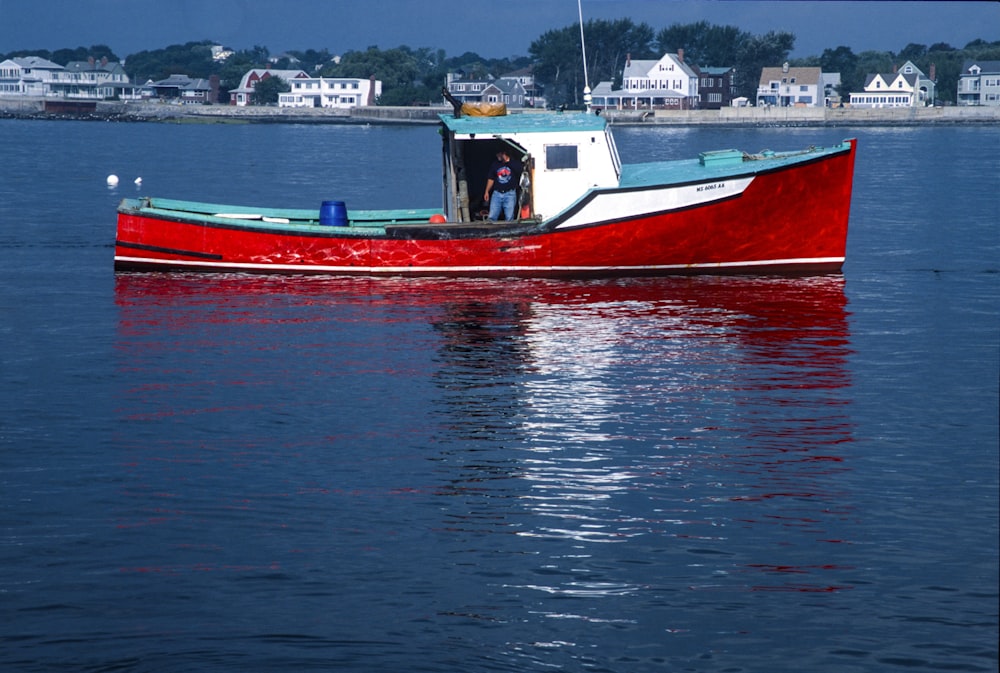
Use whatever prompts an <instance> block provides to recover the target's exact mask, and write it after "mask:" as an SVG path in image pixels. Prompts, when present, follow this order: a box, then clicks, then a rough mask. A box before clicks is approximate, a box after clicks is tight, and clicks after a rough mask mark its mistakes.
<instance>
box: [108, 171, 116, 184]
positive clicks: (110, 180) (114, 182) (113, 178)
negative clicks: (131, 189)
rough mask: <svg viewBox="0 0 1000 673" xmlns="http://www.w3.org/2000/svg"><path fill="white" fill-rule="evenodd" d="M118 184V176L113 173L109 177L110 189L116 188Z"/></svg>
mask: <svg viewBox="0 0 1000 673" xmlns="http://www.w3.org/2000/svg"><path fill="white" fill-rule="evenodd" d="M117 184H118V176H117V175H115V174H114V173H112V174H111V175H109V176H108V187H114V186H115V185H117Z"/></svg>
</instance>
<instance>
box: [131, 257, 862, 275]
mask: <svg viewBox="0 0 1000 673" xmlns="http://www.w3.org/2000/svg"><path fill="white" fill-rule="evenodd" d="M844 259H845V258H844V257H800V258H792V259H763V260H750V261H745V262H712V263H704V264H643V265H635V266H632V265H622V266H542V265H532V266H515V265H504V266H379V267H364V266H326V265H322V264H315V265H304V264H253V263H249V262H204V261H191V260H169V259H151V258H147V257H127V256H123V255H122V256H119V255H116V256H115V261H116V262H125V263H130V264H147V265H160V266H171V267H187V268H202V269H246V270H248V271H275V272H277V271H285V272H292V273H317V272H319V273H331V274H359V273H361V274H408V273H456V272H461V273H497V272H505V271H506V272H546V271H549V272H551V271H556V272H560V273H570V272H595V271H596V272H602V271H603V272H612V271H682V270H688V269H692V270H695V269H706V270H707V269H739V268H748V269H750V268H755V267H767V266H818V265H824V266H826V265H830V264H843V263H844Z"/></svg>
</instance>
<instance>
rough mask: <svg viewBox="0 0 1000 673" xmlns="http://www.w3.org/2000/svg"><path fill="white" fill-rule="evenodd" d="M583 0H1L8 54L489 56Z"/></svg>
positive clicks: (910, 15) (772, 26) (926, 40)
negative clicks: (186, 48) (184, 50)
mask: <svg viewBox="0 0 1000 673" xmlns="http://www.w3.org/2000/svg"><path fill="white" fill-rule="evenodd" d="M581 6H582V10H583V18H584V21H585V22H586V21H587V20H588V19H608V20H613V19H624V18H628V19H631V20H632V21H634V22H635V23H640V22H646V23H648V24H649V25H650V26H651V27H652V28H653V30H654V33H655V32H656V31H659V30H660V29H662V28H666V27H668V26H670V25H672V24H674V23H681V24H686V23H694V22H696V21H707V22H709V23H712V24H716V25H725V26H736V27H738V28H739V29H741V30H744V31H747V32H750V33H753V34H763V33H766V32H768V31H770V30H781V31H788V32H791V33H793V34H794V35H795V36H796V42H795V49H794V50H793V52H792V56H793V57H805V56H818V55H820V54H821V53H822V52H823V50H824V49H827V48H836V47H838V46H847V47H850V48H851V49H852V50H853V51H854V52H855V53H860V52H862V51H867V50H870V49H871V50H877V51H893V52H898V51H900V50H901V49H902V48H903V47H905V46H906V45H907V44H910V43H917V44H924V45H927V46H929V45H931V44H934V43H937V42H946V43H948V44H950V45H951V46H953V47H963V46H965V45H966V44H967V43H968V42H970V41H972V40H974V39H977V38H982V39H984V40H987V41H990V42H992V41H997V40H1000V2H998V1H997V0H992V1H988V2H954V1H943V2H934V1H927V2H923V1H918V2H913V1H896V2H882V1H879V0H854V1H853V2H843V1H840V0H811V1H802V0H767V1H764V0H581ZM578 17H579V14H578V10H577V2H576V1H575V0H492V1H487V0H283V1H278V0H0V54H2V53H9V52H11V51H15V50H22V49H47V50H49V51H54V50H56V49H62V48H76V47H81V46H82V47H89V46H91V45H95V44H105V45H108V46H109V47H111V49H112V51H114V52H115V54H117V55H118V57H119V58H126V57H127V56H128V55H129V54H133V53H136V52H139V51H143V50H154V49H161V48H163V47H167V46H170V45H174V44H184V43H186V42H192V41H201V40H212V41H214V42H217V43H219V44H222V45H224V46H227V47H231V48H234V49H249V48H252V47H255V46H262V47H266V48H267V49H268V50H269V51H270V52H271V54H272V55H276V54H280V53H281V52H283V51H286V50H303V51H304V50H306V49H316V50H322V49H326V50H328V51H329V52H330V53H331V54H342V53H344V52H346V51H350V50H364V49H367V48H368V47H369V46H373V45H374V46H377V47H380V48H382V49H389V48H392V47H398V46H400V45H407V46H409V47H413V48H419V47H429V48H431V49H434V50H437V49H443V50H444V51H445V54H446V55H448V56H459V55H461V54H463V53H465V52H467V51H472V52H476V53H478V54H479V55H481V56H485V57H489V58H500V57H505V56H527V55H528V48H529V46H530V45H531V42H532V41H534V40H535V39H537V38H538V37H539V36H541V35H542V34H543V33H544V32H545V31H547V30H552V29H560V28H564V27H566V26H571V25H575V24H576V22H577V21H578Z"/></svg>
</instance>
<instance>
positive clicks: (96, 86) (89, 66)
mask: <svg viewBox="0 0 1000 673" xmlns="http://www.w3.org/2000/svg"><path fill="white" fill-rule="evenodd" d="M50 87H51V89H52V92H53V93H55V94H57V95H60V96H63V97H64V98H90V99H101V100H105V99H109V98H116V97H118V96H120V95H121V94H122V93H123V92H125V91H127V92H131V89H132V87H131V85H130V84H129V80H128V75H127V74H126V73H125V68H123V67H122V64H121V63H117V62H115V61H110V62H109V61H108V59H107V58H102V59H101V60H100V61H98V60H95V59H94V58H89V59H87V60H86V61H70V62H69V63H67V64H66V69H65V70H64V71H63V72H59V73H55V78H54V79H53V81H52V83H51V84H50Z"/></svg>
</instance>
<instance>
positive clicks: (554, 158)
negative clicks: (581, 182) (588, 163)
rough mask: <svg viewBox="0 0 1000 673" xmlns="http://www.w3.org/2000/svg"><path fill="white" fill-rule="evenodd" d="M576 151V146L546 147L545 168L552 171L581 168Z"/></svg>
mask: <svg viewBox="0 0 1000 673" xmlns="http://www.w3.org/2000/svg"><path fill="white" fill-rule="evenodd" d="M576 150H577V148H576V145H546V146H545V168H546V169H548V170H550V171H554V170H564V169H569V168H579V166H580V164H579V161H578V160H577V155H576Z"/></svg>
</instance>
